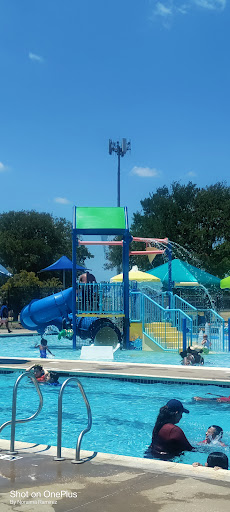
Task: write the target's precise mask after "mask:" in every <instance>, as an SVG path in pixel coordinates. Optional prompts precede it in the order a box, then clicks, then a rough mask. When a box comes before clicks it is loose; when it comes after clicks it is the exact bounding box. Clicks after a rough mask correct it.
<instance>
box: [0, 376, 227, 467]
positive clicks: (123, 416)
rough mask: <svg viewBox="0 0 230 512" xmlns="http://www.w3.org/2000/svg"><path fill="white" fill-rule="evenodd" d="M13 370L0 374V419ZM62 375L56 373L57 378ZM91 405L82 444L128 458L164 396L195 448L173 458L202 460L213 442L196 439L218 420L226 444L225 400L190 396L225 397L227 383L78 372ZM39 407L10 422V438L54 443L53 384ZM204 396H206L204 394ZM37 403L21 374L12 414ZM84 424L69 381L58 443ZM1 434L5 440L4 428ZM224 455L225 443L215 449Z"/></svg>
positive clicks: (138, 453)
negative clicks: (175, 402)
mask: <svg viewBox="0 0 230 512" xmlns="http://www.w3.org/2000/svg"><path fill="white" fill-rule="evenodd" d="M18 375H19V373H13V374H12V373H11V374H7V375H0V423H1V424H2V423H4V422H5V421H8V420H9V419H11V401H12V389H13V385H14V382H15V380H16V378H17V376H18ZM63 381H64V377H62V378H60V382H61V383H62V382H63ZM80 382H81V383H82V384H83V386H84V389H85V392H86V395H87V398H88V400H89V402H90V406H91V410H92V418H93V424H92V429H91V431H90V432H89V433H87V434H86V435H85V437H84V438H83V441H82V449H85V450H89V451H92V452H94V451H96V452H97V451H98V452H105V453H113V454H120V455H128V456H134V457H143V456H144V452H145V450H146V448H147V447H148V445H149V444H150V442H151V436H152V429H153V426H154V423H155V420H156V417H157V414H158V412H159V408H160V407H161V406H162V405H164V404H165V403H166V402H167V401H168V400H169V399H171V398H177V399H179V400H181V401H182V402H183V404H184V405H185V407H187V408H188V409H189V411H190V414H184V415H183V418H182V420H181V421H180V426H181V428H182V429H183V430H184V432H185V435H186V436H187V437H188V439H189V441H190V442H191V444H192V445H193V446H196V448H197V450H198V451H197V452H192V453H189V452H186V453H185V455H182V456H181V457H180V458H179V457H177V458H175V459H174V460H175V461H176V462H183V463H185V464H191V463H192V462H194V461H199V462H201V463H204V462H205V461H206V460H207V456H208V453H210V451H216V450H219V448H218V447H217V446H216V445H213V446H210V447H207V446H199V445H198V444H197V443H198V442H199V441H202V440H203V439H204V438H205V432H206V430H207V428H208V427H209V426H210V425H212V424H216V425H220V426H221V427H222V428H223V430H224V437H223V440H224V442H225V443H226V444H227V445H230V427H229V421H228V415H229V407H230V405H229V404H218V403H215V402H213V403H212V402H211V403H210V402H209V403H202V402H200V403H197V402H195V401H193V396H196V395H200V396H205V395H206V394H207V393H214V394H217V395H218V394H220V395H223V396H229V394H230V391H229V389H228V388H221V387H218V386H215V385H208V386H200V385H199V384H195V385H188V384H185V385H181V383H175V382H172V383H171V384H169V383H167V384H164V383H155V384H143V383H139V382H136V383H135V382H124V381H118V380H116V379H114V380H112V379H107V378H92V377H80ZM41 390H42V393H43V398H44V407H43V409H42V411H41V413H40V415H39V416H38V417H37V418H36V419H35V420H32V421H31V422H29V423H25V424H18V425H16V439H17V440H20V441H26V442H30V443H41V444H49V445H56V444H57V402H58V394H59V390H60V388H59V387H53V386H47V385H42V386H41ZM207 396H209V395H207ZM37 405H38V397H37V394H36V391H35V389H34V386H33V385H32V384H31V382H30V381H29V379H28V380H27V379H23V380H22V381H21V383H20V386H19V388H18V400H17V419H19V418H25V417H29V416H30V415H31V414H32V413H33V412H35V410H36V409H37ZM86 425H87V413H86V408H85V404H84V401H83V399H82V397H81V394H80V392H79V390H78V388H77V387H76V385H74V384H73V383H70V384H69V385H68V387H67V388H66V389H65V391H64V395H63V433H62V446H65V447H68V448H75V446H76V441H77V437H78V435H79V433H80V431H81V430H82V429H83V428H85V427H86ZM1 438H4V439H10V427H6V428H5V429H4V430H3V431H2V433H1ZM222 450H223V451H225V452H226V453H227V455H228V456H229V448H228V447H227V448H221V451H222Z"/></svg>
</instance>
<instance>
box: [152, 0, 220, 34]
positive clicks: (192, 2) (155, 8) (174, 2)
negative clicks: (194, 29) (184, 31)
mask: <svg viewBox="0 0 230 512" xmlns="http://www.w3.org/2000/svg"><path fill="white" fill-rule="evenodd" d="M226 1H227V0H185V1H184V0H164V1H162V2H155V0H152V1H151V3H152V13H151V17H150V19H151V20H154V19H156V18H161V19H162V22H163V25H164V26H165V27H167V28H168V27H169V24H168V22H169V21H171V20H172V18H173V16H175V15H176V14H188V12H189V11H191V9H195V8H197V7H199V8H201V9H203V10H209V11H223V10H224V9H225V7H226Z"/></svg>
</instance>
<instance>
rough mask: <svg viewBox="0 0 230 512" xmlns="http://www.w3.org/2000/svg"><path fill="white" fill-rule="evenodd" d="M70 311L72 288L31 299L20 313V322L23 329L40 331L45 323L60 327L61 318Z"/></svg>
mask: <svg viewBox="0 0 230 512" xmlns="http://www.w3.org/2000/svg"><path fill="white" fill-rule="evenodd" d="M71 312H72V288H68V289H67V290H64V291H62V292H59V293H55V294H53V295H49V297H45V298H44V299H39V300H32V301H31V302H30V304H28V306H25V307H24V308H23V310H22V311H21V313H20V322H21V324H22V326H23V327H24V328H25V329H29V330H32V331H38V332H42V331H44V330H45V328H46V327H47V325H50V324H53V325H57V327H59V328H61V324H62V319H63V318H67V316H68V314H69V313H71Z"/></svg>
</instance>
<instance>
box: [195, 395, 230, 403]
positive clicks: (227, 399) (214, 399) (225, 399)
mask: <svg viewBox="0 0 230 512" xmlns="http://www.w3.org/2000/svg"><path fill="white" fill-rule="evenodd" d="M210 394H211V393H210ZM193 400H195V401H196V402H218V403H230V396H215V397H212V398H209V397H206V396H205V397H202V396H194V397H193Z"/></svg>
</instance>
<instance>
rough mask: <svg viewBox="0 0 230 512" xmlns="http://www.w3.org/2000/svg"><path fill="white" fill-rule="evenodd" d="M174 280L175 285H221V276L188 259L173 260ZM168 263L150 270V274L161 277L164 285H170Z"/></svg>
mask: <svg viewBox="0 0 230 512" xmlns="http://www.w3.org/2000/svg"><path fill="white" fill-rule="evenodd" d="M171 265H172V281H174V283H175V286H179V287H180V286H185V287H186V286H200V285H201V286H202V285H203V286H219V283H220V279H219V277H216V276H213V275H212V274H209V273H208V272H205V271H204V270H201V269H200V268H197V267H194V266H193V265H190V264H189V263H187V262H186V261H182V260H179V259H174V260H172V264H171ZM168 267H169V266H168V263H164V264H163V265H159V266H158V267H155V268H153V269H152V270H149V271H148V273H149V274H152V273H153V274H154V275H155V276H157V277H159V278H160V279H161V282H162V284H163V285H165V286H167V285H168Z"/></svg>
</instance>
